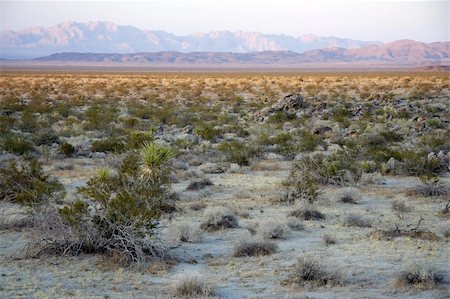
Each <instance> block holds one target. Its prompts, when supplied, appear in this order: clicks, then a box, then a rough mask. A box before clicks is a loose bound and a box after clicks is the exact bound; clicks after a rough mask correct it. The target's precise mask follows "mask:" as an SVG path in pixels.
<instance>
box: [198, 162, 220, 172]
mask: <svg viewBox="0 0 450 299" xmlns="http://www.w3.org/2000/svg"><path fill="white" fill-rule="evenodd" d="M198 169H199V170H200V171H202V172H204V173H224V172H225V171H226V169H227V168H226V167H225V166H224V165H223V164H219V163H205V164H202V165H200V166H199V167H198Z"/></svg>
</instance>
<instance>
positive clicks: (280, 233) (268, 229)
mask: <svg viewBox="0 0 450 299" xmlns="http://www.w3.org/2000/svg"><path fill="white" fill-rule="evenodd" d="M257 231H258V234H259V235H260V236H261V237H263V238H265V239H285V238H286V237H287V236H288V235H289V233H290V231H289V228H288V227H287V226H286V224H284V223H279V222H264V223H261V224H260V225H259V226H258V228H257Z"/></svg>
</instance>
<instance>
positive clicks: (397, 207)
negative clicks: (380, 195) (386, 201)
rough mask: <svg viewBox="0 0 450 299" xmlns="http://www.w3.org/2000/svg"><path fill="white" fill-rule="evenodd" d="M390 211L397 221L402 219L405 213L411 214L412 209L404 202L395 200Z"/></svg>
mask: <svg viewBox="0 0 450 299" xmlns="http://www.w3.org/2000/svg"><path fill="white" fill-rule="evenodd" d="M391 209H392V211H393V212H394V214H395V216H397V218H398V219H400V220H401V219H403V218H404V216H405V214H406V213H410V212H412V210H413V208H412V207H411V206H410V205H408V204H407V203H406V201H404V200H403V201H401V200H396V201H394V202H392V205H391Z"/></svg>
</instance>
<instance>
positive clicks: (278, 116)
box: [268, 111, 295, 124]
mask: <svg viewBox="0 0 450 299" xmlns="http://www.w3.org/2000/svg"><path fill="white" fill-rule="evenodd" d="M293 119H295V114H289V113H287V112H285V111H278V112H276V113H274V114H272V115H270V116H269V121H268V122H269V123H270V124H282V123H285V122H288V121H291V120H293Z"/></svg>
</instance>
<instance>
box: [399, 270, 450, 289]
mask: <svg viewBox="0 0 450 299" xmlns="http://www.w3.org/2000/svg"><path fill="white" fill-rule="evenodd" d="M444 282H445V275H444V272H442V271H440V270H438V269H437V268H435V267H433V266H430V265H424V264H422V265H419V264H413V265H410V266H408V267H407V268H406V269H405V270H403V271H402V272H401V273H400V274H399V275H398V277H397V279H396V282H395V285H396V286H397V287H398V288H402V289H405V290H408V289H409V288H413V289H416V290H429V289H434V288H436V287H437V286H438V285H440V284H443V283H444Z"/></svg>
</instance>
